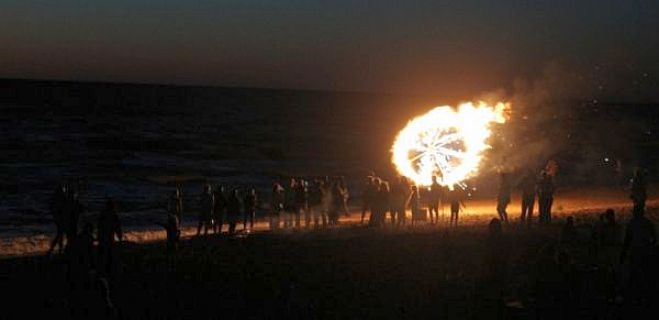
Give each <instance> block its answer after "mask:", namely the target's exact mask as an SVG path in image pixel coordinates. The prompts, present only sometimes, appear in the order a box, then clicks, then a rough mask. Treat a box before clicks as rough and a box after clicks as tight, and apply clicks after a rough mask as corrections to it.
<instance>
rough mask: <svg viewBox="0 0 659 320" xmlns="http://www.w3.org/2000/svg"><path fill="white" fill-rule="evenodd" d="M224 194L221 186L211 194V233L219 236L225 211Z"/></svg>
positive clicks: (225, 199) (225, 201) (225, 200)
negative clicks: (212, 202)
mask: <svg viewBox="0 0 659 320" xmlns="http://www.w3.org/2000/svg"><path fill="white" fill-rule="evenodd" d="M225 192H226V191H225V188H224V186H223V185H220V186H218V187H217V190H215V192H213V197H214V198H215V202H214V204H213V233H215V234H221V233H222V225H224V219H225V216H226V210H227V197H226V195H225V194H224V193H225Z"/></svg>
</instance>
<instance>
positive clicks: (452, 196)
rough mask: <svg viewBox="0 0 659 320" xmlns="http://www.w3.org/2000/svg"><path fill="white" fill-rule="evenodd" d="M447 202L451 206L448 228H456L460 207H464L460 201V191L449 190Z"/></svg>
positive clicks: (457, 189)
mask: <svg viewBox="0 0 659 320" xmlns="http://www.w3.org/2000/svg"><path fill="white" fill-rule="evenodd" d="M448 200H449V202H450V204H451V220H450V221H449V226H455V227H457V226H458V219H459V218H460V207H461V206H464V203H463V200H462V190H461V189H460V188H456V187H453V189H451V190H449V193H448Z"/></svg>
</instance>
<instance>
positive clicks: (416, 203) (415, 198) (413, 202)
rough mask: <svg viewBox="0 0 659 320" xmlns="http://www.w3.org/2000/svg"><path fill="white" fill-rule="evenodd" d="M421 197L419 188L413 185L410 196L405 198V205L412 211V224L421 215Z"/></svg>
mask: <svg viewBox="0 0 659 320" xmlns="http://www.w3.org/2000/svg"><path fill="white" fill-rule="evenodd" d="M420 202H421V197H420V196H419V190H418V189H417V187H416V186H415V185H413V186H412V192H410V197H409V198H408V199H407V207H408V208H409V209H410V211H412V225H414V222H415V221H416V220H417V219H419V216H420V215H421V213H420V210H421V203H420Z"/></svg>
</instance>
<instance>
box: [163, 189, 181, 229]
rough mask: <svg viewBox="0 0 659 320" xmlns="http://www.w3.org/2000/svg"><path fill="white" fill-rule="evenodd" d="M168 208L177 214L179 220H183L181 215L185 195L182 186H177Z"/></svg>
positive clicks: (170, 211)
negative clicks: (182, 192)
mask: <svg viewBox="0 0 659 320" xmlns="http://www.w3.org/2000/svg"><path fill="white" fill-rule="evenodd" d="M167 209H168V211H169V213H171V214H173V215H175V216H176V217H177V218H178V219H179V221H180V220H181V215H182V213H183V195H182V194H181V188H180V187H178V186H177V187H176V188H175V189H174V191H173V192H172V195H171V196H170V197H169V199H168V202H167Z"/></svg>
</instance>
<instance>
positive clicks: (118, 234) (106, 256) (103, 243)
mask: <svg viewBox="0 0 659 320" xmlns="http://www.w3.org/2000/svg"><path fill="white" fill-rule="evenodd" d="M97 228H98V255H99V258H100V267H101V270H102V271H104V272H105V273H106V274H109V273H110V272H111V271H112V268H113V266H114V265H115V264H116V262H117V261H116V249H115V241H116V240H117V239H118V240H119V242H121V241H122V240H123V233H122V231H121V220H119V214H118V212H117V203H116V202H114V200H113V199H108V201H107V202H106V204H105V209H104V210H103V211H101V214H100V215H99V216H98V222H97Z"/></svg>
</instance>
